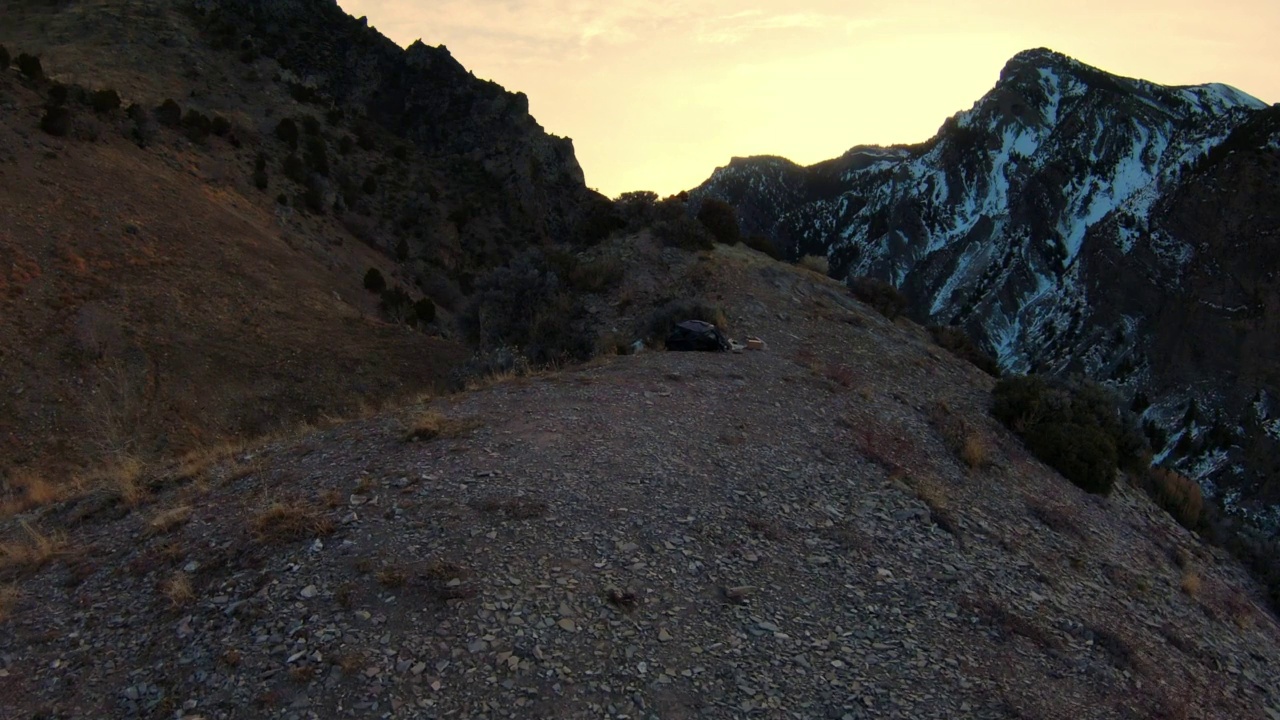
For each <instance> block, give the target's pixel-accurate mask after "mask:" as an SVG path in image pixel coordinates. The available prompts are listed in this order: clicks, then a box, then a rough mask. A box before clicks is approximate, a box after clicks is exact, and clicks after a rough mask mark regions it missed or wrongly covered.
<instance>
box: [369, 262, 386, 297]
mask: <svg viewBox="0 0 1280 720" xmlns="http://www.w3.org/2000/svg"><path fill="white" fill-rule="evenodd" d="M364 289H365V290H368V291H369V292H375V293H380V292H382V291H383V290H386V289H387V279H386V278H384V277H382V272H381V271H379V270H378V268H372V267H371V268H369V271H368V272H366V273H365V274H364Z"/></svg>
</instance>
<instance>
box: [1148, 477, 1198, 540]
mask: <svg viewBox="0 0 1280 720" xmlns="http://www.w3.org/2000/svg"><path fill="white" fill-rule="evenodd" d="M1142 480H1143V482H1142V487H1143V489H1144V490H1146V491H1147V494H1149V495H1150V496H1151V499H1152V500H1155V502H1156V504H1157V505H1159V506H1160V507H1161V508H1163V509H1164V510H1165V512H1167V513H1169V514H1170V515H1172V516H1173V519H1174V520H1177V521H1178V524H1179V525H1182V526H1183V527H1185V528H1187V529H1188V530H1198V529H1200V528H1201V526H1202V525H1203V521H1204V495H1203V494H1202V493H1201V491H1200V485H1198V484H1197V483H1196V481H1194V480H1192V479H1190V478H1188V477H1186V476H1185V475H1181V474H1179V473H1177V472H1174V471H1173V470H1169V469H1167V468H1151V469H1150V470H1148V471H1147V472H1146V473H1144V474H1143V476H1142Z"/></svg>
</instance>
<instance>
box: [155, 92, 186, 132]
mask: <svg viewBox="0 0 1280 720" xmlns="http://www.w3.org/2000/svg"><path fill="white" fill-rule="evenodd" d="M156 122H158V123H160V124H161V125H164V126H165V127H177V126H178V125H180V124H181V123H182V107H181V106H180V105H178V103H176V102H174V100H173V99H172V98H170V99H168V100H165V101H164V102H163V103H160V107H158V108H156Z"/></svg>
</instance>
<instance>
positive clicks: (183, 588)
mask: <svg viewBox="0 0 1280 720" xmlns="http://www.w3.org/2000/svg"><path fill="white" fill-rule="evenodd" d="M160 592H161V593H162V594H163V595H164V596H165V597H166V598H168V599H169V604H170V605H172V606H173V607H176V608H177V607H182V606H184V605H187V604H189V603H190V602H191V601H192V600H195V598H196V593H195V590H194V589H192V587H191V576H190V575H188V574H187V573H185V572H182V571H181V570H178V571H176V572H174V573H173V574H172V575H170V576H169V577H168V579H166V580H165V581H164V582H162V583H160Z"/></svg>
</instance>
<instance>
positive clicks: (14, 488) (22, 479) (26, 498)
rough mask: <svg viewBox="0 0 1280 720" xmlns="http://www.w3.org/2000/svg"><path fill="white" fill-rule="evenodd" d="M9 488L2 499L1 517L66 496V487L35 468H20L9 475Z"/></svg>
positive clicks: (0, 503) (41, 505) (53, 501)
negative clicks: (55, 482) (52, 480)
mask: <svg viewBox="0 0 1280 720" xmlns="http://www.w3.org/2000/svg"><path fill="white" fill-rule="evenodd" d="M8 486H9V490H8V492H7V493H6V495H5V497H4V499H3V500H0V517H9V516H11V515H17V514H18V513H21V512H26V511H27V510H31V509H32V508H38V507H44V506H46V505H50V504H52V503H55V502H57V501H59V500H62V499H63V498H64V497H66V494H65V488H63V487H60V486H58V485H56V484H54V483H52V482H50V481H49V479H48V478H47V477H45V476H44V475H43V474H41V473H39V472H36V471H35V470H34V469H33V468H19V469H18V470H15V471H14V472H13V474H12V475H11V476H10V477H9V482H8Z"/></svg>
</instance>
